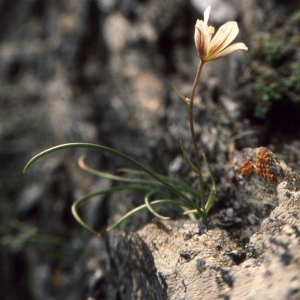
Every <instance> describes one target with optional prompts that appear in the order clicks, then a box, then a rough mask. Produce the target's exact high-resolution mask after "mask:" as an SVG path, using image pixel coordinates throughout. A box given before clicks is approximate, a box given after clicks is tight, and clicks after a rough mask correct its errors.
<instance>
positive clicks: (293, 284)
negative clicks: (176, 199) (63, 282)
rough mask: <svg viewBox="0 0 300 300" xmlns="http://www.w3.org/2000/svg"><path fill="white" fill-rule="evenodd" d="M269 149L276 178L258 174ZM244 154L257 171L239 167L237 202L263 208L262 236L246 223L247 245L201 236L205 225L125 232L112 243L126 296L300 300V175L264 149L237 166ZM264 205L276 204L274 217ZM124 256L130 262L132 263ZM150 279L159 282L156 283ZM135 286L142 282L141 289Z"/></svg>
mask: <svg viewBox="0 0 300 300" xmlns="http://www.w3.org/2000/svg"><path fill="white" fill-rule="evenodd" d="M262 151H263V152H264V157H266V156H268V159H267V160H266V165H265V168H266V169H265V171H267V170H269V171H270V174H268V175H274V176H271V177H270V176H269V177H267V172H266V173H259V172H257V170H258V166H259V164H260V163H259V159H258V157H259V155H260V154H262ZM242 157H249V158H250V160H251V162H252V163H253V164H252V166H251V174H245V173H243V172H244V171H245V170H243V169H241V168H239V169H236V173H235V176H236V178H237V179H239V181H238V182H237V183H236V189H237V199H240V201H241V203H242V205H245V206H246V207H247V209H248V210H249V212H250V211H251V210H257V211H261V214H260V215H259V216H260V218H259V221H260V225H259V226H253V227H255V228H257V230H255V233H253V234H252V233H249V230H248V229H247V227H248V225H247V224H245V223H244V226H243V228H242V229H240V230H241V234H240V237H242V236H243V235H248V237H249V238H250V239H249V240H248V242H247V243H245V244H242V243H241V239H237V238H235V239H234V238H233V237H232V235H231V233H230V231H227V230H224V229H221V228H212V229H209V230H208V231H207V232H201V230H200V228H199V224H197V223H193V222H189V221H187V220H181V221H176V222H175V221H170V222H168V221H163V222H161V221H157V222H155V223H152V224H148V225H146V226H145V227H144V228H143V229H141V230H139V231H138V232H137V233H135V234H123V235H119V236H118V238H117V239H118V241H119V242H118V243H117V244H115V239H112V240H113V242H112V243H111V245H112V253H113V257H116V265H117V269H118V271H119V272H120V273H119V274H120V277H119V278H120V281H121V282H122V284H124V285H125V288H124V289H125V290H126V293H127V294H126V296H125V295H124V299H143V297H142V296H140V295H141V293H144V292H145V291H148V292H149V293H148V294H146V296H147V297H148V299H195V300H197V299H203V300H206V299H220V298H226V299H249V300H250V299H259V300H260V299H261V300H263V299H266V297H273V296H274V297H275V295H276V299H280V300H284V299H299V297H300V289H299V287H300V264H299V261H300V244H299V241H300V240H299V238H300V237H299V228H300V221H299V215H300V201H299V200H300V192H299V186H300V185H299V180H300V178H299V176H298V175H296V174H295V173H292V172H291V171H290V170H289V169H288V168H286V167H285V166H284V165H282V164H280V163H279V162H278V161H277V160H276V158H275V157H274V156H273V154H272V153H271V152H270V151H268V150H267V149H265V148H259V149H247V150H245V151H243V152H242V153H240V154H238V155H236V156H234V159H235V160H236V164H238V165H241V164H242V165H243V161H242V160H241V158H242ZM253 158H255V159H254V160H253ZM275 170H276V171H275ZM273 172H274V173H273ZM266 178H268V179H266ZM271 178H272V179H271ZM270 179H271V181H272V182H270ZM264 201H268V202H269V203H272V205H273V209H272V210H271V213H270V214H269V213H267V212H265V211H264V210H263V207H264V203H262V202H264ZM250 226H251V224H250ZM252 230H253V229H252ZM121 245H122V246H121ZM141 245H142V247H141ZM136 252H138V253H139V256H138V257H136V255H135V254H134V253H136ZM129 253H131V254H132V255H129ZM118 257H123V258H125V257H126V262H124V261H123V264H122V263H120V260H119V259H118ZM137 262H139V263H141V264H142V265H143V266H147V268H146V270H147V272H150V274H151V275H150V274H148V273H147V272H145V270H142V269H141V268H140V267H138V266H137ZM124 264H126V267H125V266H124ZM128 269H129V270H128ZM124 270H126V271H127V272H128V274H127V276H123V273H122V272H124ZM144 276H146V277H148V278H153V279H151V280H152V284H151V283H150V282H149V281H145V280H143V278H144ZM155 276H156V279H157V281H158V282H159V284H157V281H156V280H155ZM128 278H130V280H128ZM135 282H140V283H141V284H140V285H137V286H138V288H137V289H136V288H133V283H135ZM149 284H150V286H149ZM152 291H155V294H154V295H155V296H153V294H152ZM144 295H145V294H144ZM150 295H151V296H150ZM162 297H163V298H162ZM271 299H272V298H271Z"/></svg>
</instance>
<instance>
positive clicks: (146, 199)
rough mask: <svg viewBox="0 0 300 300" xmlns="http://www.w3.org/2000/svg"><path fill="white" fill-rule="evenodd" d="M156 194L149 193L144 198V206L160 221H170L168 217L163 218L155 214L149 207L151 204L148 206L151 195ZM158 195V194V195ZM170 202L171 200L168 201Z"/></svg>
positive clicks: (153, 192)
mask: <svg viewBox="0 0 300 300" xmlns="http://www.w3.org/2000/svg"><path fill="white" fill-rule="evenodd" d="M155 194H157V191H151V192H149V193H148V194H147V195H146V196H145V204H146V206H147V208H148V210H149V211H150V212H151V213H152V214H153V215H154V216H155V217H156V218H158V219H162V220H170V218H169V217H164V216H162V215H160V214H159V213H157V212H156V211H155V210H154V209H153V208H152V207H151V204H150V201H149V198H150V197H151V196H152V195H155ZM159 194H160V193H159ZM170 200H171V199H170Z"/></svg>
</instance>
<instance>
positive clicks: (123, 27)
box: [0, 0, 300, 300]
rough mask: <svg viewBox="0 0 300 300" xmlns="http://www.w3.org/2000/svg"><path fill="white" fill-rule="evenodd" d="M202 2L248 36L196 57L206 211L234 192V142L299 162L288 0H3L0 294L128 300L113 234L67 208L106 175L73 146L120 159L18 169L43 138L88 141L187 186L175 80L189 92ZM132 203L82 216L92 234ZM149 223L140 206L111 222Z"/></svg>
mask: <svg viewBox="0 0 300 300" xmlns="http://www.w3.org/2000/svg"><path fill="white" fill-rule="evenodd" d="M208 5H211V7H212V10H211V17H210V24H211V25H213V26H214V27H216V28H218V27H219V26H221V25H222V24H223V23H225V22H227V21H230V20H236V21H237V22H238V24H239V28H240V33H239V35H238V37H237V39H236V41H242V42H244V43H245V44H246V45H247V46H248V47H249V51H248V52H244V51H238V52H236V53H234V54H232V55H230V56H228V57H226V58H224V59H222V60H219V61H215V62H212V63H207V64H205V66H204V70H203V74H202V77H201V80H200V84H199V86H198V90H197V95H196V98H195V121H196V133H197V138H198V140H199V146H200V149H202V151H204V152H205V153H206V154H207V156H208V159H209V161H210V162H211V164H212V168H213V171H214V174H215V176H216V178H217V181H218V197H217V203H216V206H215V208H214V211H213V212H212V215H217V214H218V213H219V212H220V211H222V210H224V209H227V208H228V207H229V206H230V205H231V204H232V203H237V202H236V201H238V200H239V199H236V196H235V192H234V186H232V185H231V184H230V183H229V182H228V180H227V175H228V170H229V157H230V153H231V151H233V150H237V151H239V150H242V149H243V148H245V147H258V146H266V147H268V148H269V149H271V150H272V151H273V152H275V153H276V154H277V155H278V157H279V158H280V159H282V160H284V161H285V163H286V164H287V165H288V166H289V167H291V168H292V169H293V170H294V171H295V172H296V173H297V172H298V173H299V172H300V160H299V158H300V150H299V146H300V140H299V137H300V131H299V125H300V98H299V95H300V6H299V2H298V1H281V0H277V1H275V0H266V1H263V2H262V1H259V0H249V1H238V0H211V1H206V0H205V1H204V0H202V1H200V0H164V1H161V0H60V1H55V0H0V25H1V26H0V105H1V111H0V135H1V142H0V165H1V169H0V170H1V172H0V174H1V175H0V188H1V194H0V197H1V198H0V221H1V225H0V235H1V250H0V269H1V277H0V297H1V299H10V300H15V299H28V300H31V299H33V300H36V299H43V300H48V299H49V300H50V299H90V300H91V299H126V298H124V296H123V295H124V291H122V286H121V285H120V283H119V278H118V276H117V274H116V270H117V269H118V268H117V267H116V265H115V264H116V260H114V257H112V255H111V252H110V251H109V247H111V244H112V242H111V240H113V236H114V234H112V235H111V237H110V238H108V237H107V235H104V236H103V237H101V238H96V237H93V236H91V234H89V233H88V232H86V231H84V229H82V228H81V227H80V226H79V225H78V224H77V223H76V222H75V221H74V219H73V217H72V215H71V212H70V206H71V204H72V203H73V202H74V201H75V200H76V199H78V198H79V197H81V196H83V195H84V194H86V193H89V192H93V191H96V190H99V189H102V188H106V187H109V186H110V185H111V184H112V183H111V182H109V181H107V180H101V179H98V178H95V177H93V176H91V175H88V174H86V173H84V172H83V171H81V170H80V169H79V168H78V166H77V160H78V158H79V156H80V155H81V154H86V155H87V158H86V162H87V164H88V165H90V166H92V167H94V168H97V169H101V170H106V171H109V172H112V173H115V172H116V170H117V168H119V167H123V166H126V164H125V163H124V162H123V161H122V160H120V159H116V158H115V157H112V156H110V155H107V154H104V153H100V152H96V151H92V150H88V151H87V150H83V149H76V150H75V149H73V150H68V151H67V150H63V151H60V152H57V153H54V154H51V155H48V156H47V157H44V158H42V159H41V160H39V161H38V162H36V163H35V164H34V165H33V166H32V167H31V168H30V169H29V170H28V172H27V173H26V174H22V169H23V167H24V165H25V164H26V162H27V161H28V160H29V159H30V158H31V157H32V156H33V155H35V154H37V153H38V152H39V151H42V150H44V149H46V148H49V147H51V146H54V145H57V144H62V143H67V142H90V143H99V144H102V145H105V146H109V147H112V148H115V149H117V150H120V151H122V152H124V153H126V154H128V155H130V156H132V157H133V158H135V159H137V160H138V161H140V162H142V163H144V164H145V165H146V166H151V168H152V169H153V170H154V171H156V172H159V173H162V174H170V173H172V176H178V177H180V178H182V177H183V178H185V180H186V181H188V182H190V183H191V184H193V180H194V178H193V176H192V174H191V173H190V171H189V169H188V167H187V166H186V165H185V163H184V161H183V160H182V158H181V151H180V146H179V140H182V141H183V142H184V144H185V146H186V148H187V151H188V155H189V156H191V157H192V156H193V152H192V144H191V140H190V133H189V125H188V114H187V109H186V105H185V104H184V103H183V102H182V101H181V100H180V99H179V98H178V96H177V95H176V94H175V93H174V91H173V90H172V82H175V84H176V86H177V88H178V90H179V91H180V92H181V93H182V94H184V95H185V96H189V93H190V90H191V86H192V83H193V80H194V76H195V72H196V69H197V66H198V63H199V58H198V56H197V54H196V51H195V46H194V25H195V22H196V20H197V19H202V18H203V12H204V10H205V8H206V7H207V6H208ZM204 180H205V182H209V176H208V174H204ZM141 203H143V197H139V195H136V194H131V193H120V194H117V195H114V196H111V197H109V196H108V197H98V198H94V199H92V200H91V201H90V202H89V203H88V204H86V205H83V206H82V210H81V214H82V216H83V218H84V220H86V221H87V223H88V224H89V225H91V226H93V228H96V229H97V230H100V231H103V229H105V228H106V227H107V226H108V225H110V224H111V223H112V222H113V221H115V220H116V219H117V218H119V217H120V216H121V215H122V214H124V213H125V212H127V211H128V210H129V209H130V208H133V207H134V206H136V205H139V204H141ZM236 205H237V204H236ZM166 213H168V214H169V215H171V216H172V218H174V219H176V218H180V216H179V215H178V213H177V212H176V211H173V210H170V211H167V212H166ZM151 220H152V216H151V215H150V214H149V213H147V212H144V213H140V214H138V215H136V216H134V217H133V218H132V219H130V220H128V221H127V222H125V223H124V224H122V226H121V230H123V231H127V232H130V231H136V230H138V229H140V228H142V227H143V226H144V225H145V224H147V223H149V222H150V221H151ZM212 220H213V218H212ZM252 220H254V221H253V222H252V223H253V224H252V225H255V224H257V223H258V222H259V221H257V222H256V221H255V220H257V219H255V216H254V217H252ZM233 223H234V222H233ZM223 225H224V224H223ZM253 228H254V229H253V231H254V230H255V228H256V227H253ZM116 238H117V236H116ZM245 239H247V237H246V238H245ZM243 242H245V243H246V242H247V240H245V241H243Z"/></svg>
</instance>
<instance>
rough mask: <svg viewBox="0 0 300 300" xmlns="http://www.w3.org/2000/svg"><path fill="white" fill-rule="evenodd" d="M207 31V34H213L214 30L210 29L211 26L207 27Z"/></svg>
mask: <svg viewBox="0 0 300 300" xmlns="http://www.w3.org/2000/svg"><path fill="white" fill-rule="evenodd" d="M207 31H208V33H209V34H214V33H215V28H214V27H212V26H209V27H208V28H207Z"/></svg>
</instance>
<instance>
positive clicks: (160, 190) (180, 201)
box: [23, 6, 248, 235]
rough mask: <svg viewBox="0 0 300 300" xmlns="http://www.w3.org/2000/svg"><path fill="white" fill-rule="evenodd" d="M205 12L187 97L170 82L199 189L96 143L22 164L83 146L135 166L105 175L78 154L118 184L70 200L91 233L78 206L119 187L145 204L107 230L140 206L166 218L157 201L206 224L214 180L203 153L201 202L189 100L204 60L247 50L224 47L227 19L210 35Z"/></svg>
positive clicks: (234, 29) (233, 26)
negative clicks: (180, 104)
mask: <svg viewBox="0 0 300 300" xmlns="http://www.w3.org/2000/svg"><path fill="white" fill-rule="evenodd" d="M209 14H210V6H209V7H208V8H207V9H206V10H205V12H204V21H202V20H201V21H200V20H197V23H196V25H195V44H196V50H197V53H198V55H199V58H200V63H199V67H198V70H197V73H196V77H195V80H194V84H193V87H192V91H191V95H190V98H185V97H183V96H182V95H180V94H179V92H178V91H177V89H176V87H175V85H174V84H173V88H174V90H175V92H176V93H177V94H178V95H179V97H180V98H182V99H183V100H184V101H185V103H186V104H187V106H188V112H189V121H190V130H191V136H192V141H193V146H194V151H195V156H196V165H195V164H193V163H192V162H191V161H190V160H189V158H188V157H187V155H186V150H185V148H184V146H183V143H182V142H180V146H181V150H182V154H183V157H184V159H185V161H186V162H187V164H188V165H189V167H190V168H191V169H192V171H193V172H194V173H195V174H196V175H197V177H198V179H199V189H194V188H192V187H191V186H189V185H187V184H186V183H185V182H182V181H179V180H177V179H174V178H171V177H168V176H164V175H160V174H157V173H155V172H153V171H151V170H150V169H148V168H146V167H145V166H143V165H142V164H140V163H139V162H137V161H136V160H134V159H132V158H131V157H130V156H128V155H125V154H124V153H122V152H119V151H117V150H115V149H112V148H108V147H105V146H102V145H97V144H90V143H69V144H63V145H58V146H55V147H52V148H50V149H47V150H45V151H43V152H41V153H39V154H37V155H36V156H34V157H33V158H32V159H31V160H30V161H29V162H28V163H27V164H26V166H25V168H24V171H23V172H24V173H25V172H26V170H27V169H28V168H29V167H30V165H31V164H32V163H34V162H35V161H36V160H37V159H39V158H41V157H42V156H45V155H47V154H49V153H51V152H54V151H57V150H60V149H66V148H78V147H84V148H91V149H97V150H100V151H104V152H107V153H110V154H113V155H115V156H118V157H121V158H122V159H124V160H125V161H128V162H130V163H131V164H132V165H133V166H134V167H135V169H122V170H121V171H122V173H123V176H118V175H112V174H108V173H105V172H100V171H98V170H95V169H93V168H90V167H88V166H87V165H86V164H85V163H84V157H81V158H80V159H79V167H80V168H81V169H82V170H84V171H86V172H88V173H91V174H94V175H96V176H100V177H102V178H108V179H110V180H114V181H117V182H120V183H122V184H121V185H117V186H114V187H112V188H108V189H105V190H101V191H97V192H95V193H92V194H88V195H86V196H84V197H82V198H80V199H79V200H77V201H75V202H74V204H73V206H72V213H73V216H74V217H75V219H76V220H77V221H78V222H79V223H80V224H81V225H82V226H83V227H84V228H86V229H87V230H89V231H90V232H92V233H95V234H96V235H100V234H99V233H98V232H96V231H95V230H94V229H92V228H90V227H89V226H88V225H87V224H86V223H85V222H84V221H83V220H82V219H81V217H80V216H79V214H78V205H79V204H82V203H83V202H85V201H87V200H88V199H90V198H92V197H94V196H97V195H101V194H109V193H114V192H118V191H123V190H133V191H143V192H144V193H145V198H144V201H145V203H144V204H143V205H140V206H138V207H136V208H135V209H133V210H131V211H130V212H128V213H127V214H126V215H124V216H123V217H122V218H121V219H119V220H118V221H117V222H116V223H115V224H112V225H111V226H110V227H108V228H107V229H106V231H110V230H112V229H114V228H115V227H117V226H118V225H119V224H120V223H121V222H123V221H124V220H126V219H127V218H129V217H131V216H132V215H134V214H135V213H137V212H139V211H141V210H143V209H148V210H149V211H150V212H151V213H152V214H153V215H154V216H155V217H157V218H161V219H169V217H167V216H162V215H160V214H158V213H157V212H156V211H155V209H154V207H155V206H156V205H159V204H160V205H161V204H171V205H175V206H176V207H178V209H179V210H180V211H181V212H182V213H183V214H184V215H188V216H189V217H190V218H191V219H193V220H195V219H197V218H201V219H202V222H203V223H204V224H205V225H207V214H208V212H209V210H210V208H211V207H212V205H213V204H214V200H215V197H216V183H215V179H214V176H213V174H212V171H211V168H210V165H209V163H208V161H207V159H206V157H205V155H204V154H203V159H204V163H205V165H206V167H207V168H208V171H209V174H210V177H211V180H212V185H211V190H210V194H209V197H208V200H207V201H205V199H204V195H205V193H204V183H203V179H202V173H201V163H200V157H199V151H198V146H197V141H196V137H195V131H194V120H193V100H194V95H195V91H196V86H197V84H198V81H199V78H200V74H201V70H202V67H203V65H204V63H205V62H209V61H213V60H217V59H219V58H222V57H225V56H227V55H229V54H230V53H232V52H234V51H236V50H240V49H241V50H247V49H248V48H247V47H246V46H245V45H244V44H243V43H236V44H233V45H230V46H228V45H229V44H230V43H231V42H232V41H233V40H234V39H235V37H236V36H237V34H238V26H237V23H236V22H227V23H226V24H224V25H223V26H221V28H220V29H219V30H218V31H217V33H216V34H215V36H214V37H213V33H214V28H213V27H211V26H208V25H207V22H208V19H209ZM127 175H130V176H127ZM166 189H167V190H168V191H170V192H172V195H175V197H174V196H170V194H168V193H167V192H166ZM195 198H197V199H200V203H201V204H200V206H199V205H198V204H197V201H194V200H195Z"/></svg>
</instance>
